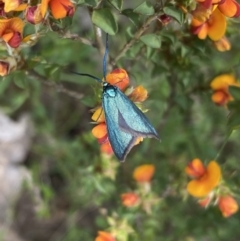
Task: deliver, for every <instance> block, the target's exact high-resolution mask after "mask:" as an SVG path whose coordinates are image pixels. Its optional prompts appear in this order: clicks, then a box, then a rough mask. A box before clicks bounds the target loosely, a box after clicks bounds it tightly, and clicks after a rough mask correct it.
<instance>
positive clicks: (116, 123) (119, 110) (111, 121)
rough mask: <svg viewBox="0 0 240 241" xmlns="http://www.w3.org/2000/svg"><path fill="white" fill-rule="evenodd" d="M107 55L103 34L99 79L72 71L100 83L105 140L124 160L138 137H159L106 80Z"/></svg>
mask: <svg viewBox="0 0 240 241" xmlns="http://www.w3.org/2000/svg"><path fill="white" fill-rule="evenodd" d="M107 55H108V35H106V51H105V54H104V58H103V76H104V81H103V82H102V80H100V79H99V78H97V77H95V76H92V75H90V74H85V73H77V72H73V73H75V74H78V75H82V76H88V77H91V78H93V79H95V80H97V81H98V82H100V83H102V84H103V92H102V107H103V111H104V114H105V120H106V125H107V133H108V139H109V142H110V144H111V147H112V149H113V152H114V154H115V155H116V157H117V158H118V160H119V161H125V159H126V157H127V155H128V153H129V152H130V150H131V149H132V148H133V146H134V145H135V144H136V141H137V139H138V137H149V138H151V137H153V138H156V139H159V136H158V133H157V132H156V130H155V129H154V127H153V126H152V125H151V123H150V121H149V120H148V118H147V117H146V116H145V115H144V114H143V112H142V111H141V110H140V109H139V108H138V107H137V106H136V105H135V104H134V103H133V102H132V101H131V100H130V99H129V98H128V97H127V96H126V95H125V94H124V93H123V92H122V91H121V90H120V89H119V88H118V87H117V86H114V85H111V84H109V83H108V82H106V66H107Z"/></svg>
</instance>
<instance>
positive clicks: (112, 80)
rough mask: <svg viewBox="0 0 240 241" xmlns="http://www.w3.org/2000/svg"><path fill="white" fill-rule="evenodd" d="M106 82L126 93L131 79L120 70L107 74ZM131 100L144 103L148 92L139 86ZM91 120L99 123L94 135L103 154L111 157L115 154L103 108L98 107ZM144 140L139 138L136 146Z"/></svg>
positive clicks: (93, 132) (93, 130) (131, 95)
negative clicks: (109, 138)
mask: <svg viewBox="0 0 240 241" xmlns="http://www.w3.org/2000/svg"><path fill="white" fill-rule="evenodd" d="M106 81H107V82H108V83H109V84H111V85H115V86H117V87H118V88H119V89H120V90H121V91H124V90H125V89H126V88H127V87H128V85H129V77H128V74H127V72H126V71H125V70H124V69H120V68H118V69H114V70H113V71H112V72H110V73H109V74H107V76H106ZM129 98H130V99H131V100H132V101H135V102H143V101H144V100H146V98H147V90H146V89H144V88H143V87H142V86H138V87H136V88H135V89H134V90H133V91H132V92H131V93H130V94H129ZM91 118H92V120H93V121H94V122H96V123H97V125H96V126H95V127H94V128H93V129H92V134H93V136H94V137H96V138H97V139H98V142H99V144H100V145H101V152H103V153H107V154H109V155H111V154H113V150H112V148H111V144H110V143H109V140H108V135H107V126H106V123H105V115H104V111H103V108H102V107H98V108H97V109H96V110H95V111H94V113H93V115H92V117H91ZM142 140H143V138H142V137H139V138H138V139H137V141H136V143H135V144H136V145H137V144H138V143H139V142H140V141H142Z"/></svg>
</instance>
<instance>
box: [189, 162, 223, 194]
mask: <svg viewBox="0 0 240 241" xmlns="http://www.w3.org/2000/svg"><path fill="white" fill-rule="evenodd" d="M220 180H221V169H220V167H219V165H218V164H217V162H216V161H211V162H210V163H209V164H208V166H207V168H206V169H205V172H204V173H203V174H202V175H201V176H199V177H198V178H197V179H195V180H192V181H190V182H189V183H188V185H187V191H188V193H189V194H191V195H192V196H195V197H205V196H206V195H208V194H209V193H210V192H211V191H212V190H213V189H214V188H215V187H216V186H217V185H218V184H219V183H220Z"/></svg>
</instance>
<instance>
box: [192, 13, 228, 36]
mask: <svg viewBox="0 0 240 241" xmlns="http://www.w3.org/2000/svg"><path fill="white" fill-rule="evenodd" d="M191 25H192V29H191V30H192V33H193V34H196V35H197V36H198V38H200V39H205V38H206V37H207V36H208V37H209V38H210V39H212V40H213V41H218V40H219V39H221V38H222V37H223V36H224V34H225V32H226V27H227V22H226V18H225V16H224V15H223V14H222V13H221V12H220V11H219V10H218V9H217V8H216V9H215V10H214V11H213V12H212V14H211V15H210V17H209V18H208V19H207V20H206V21H201V20H199V19H198V17H197V18H195V16H194V15H193V19H192V23H191Z"/></svg>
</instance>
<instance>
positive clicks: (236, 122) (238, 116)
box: [228, 111, 240, 130]
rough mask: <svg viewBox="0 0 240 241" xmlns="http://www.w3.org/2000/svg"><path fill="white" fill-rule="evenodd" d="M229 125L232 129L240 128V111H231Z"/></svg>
mask: <svg viewBox="0 0 240 241" xmlns="http://www.w3.org/2000/svg"><path fill="white" fill-rule="evenodd" d="M228 126H229V127H230V129H231V130H235V129H238V128H240V112H239V111H233V112H231V113H230V115H229V118H228Z"/></svg>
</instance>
